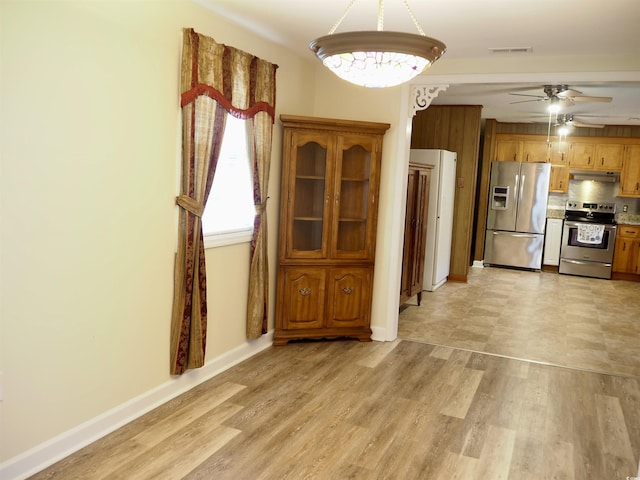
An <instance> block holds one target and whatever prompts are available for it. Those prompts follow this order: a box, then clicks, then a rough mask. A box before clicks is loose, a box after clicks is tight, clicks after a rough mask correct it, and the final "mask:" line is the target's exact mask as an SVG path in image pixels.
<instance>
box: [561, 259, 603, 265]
mask: <svg viewBox="0 0 640 480" xmlns="http://www.w3.org/2000/svg"><path fill="white" fill-rule="evenodd" d="M561 260H562V261H563V262H566V263H573V264H575V265H593V264H594V263H597V264H598V265H602V266H603V267H610V266H611V265H612V264H611V263H604V262H581V261H580V260H570V259H568V258H561Z"/></svg>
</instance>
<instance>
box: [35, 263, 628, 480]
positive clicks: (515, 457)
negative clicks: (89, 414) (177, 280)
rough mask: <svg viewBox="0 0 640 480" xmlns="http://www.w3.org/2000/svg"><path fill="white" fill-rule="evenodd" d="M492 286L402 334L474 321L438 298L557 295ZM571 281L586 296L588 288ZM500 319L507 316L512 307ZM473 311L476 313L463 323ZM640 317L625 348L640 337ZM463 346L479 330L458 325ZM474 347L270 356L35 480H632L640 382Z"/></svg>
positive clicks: (419, 345)
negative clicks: (445, 321)
mask: <svg viewBox="0 0 640 480" xmlns="http://www.w3.org/2000/svg"><path fill="white" fill-rule="evenodd" d="M490 270H491V269H484V271H483V272H479V273H477V274H476V273H474V274H473V276H472V278H471V279H470V282H469V284H468V285H462V284H456V285H454V284H448V285H447V286H446V287H447V288H444V287H443V288H442V289H440V290H438V291H437V292H434V294H425V295H424V296H423V307H420V308H418V307H409V308H408V309H405V310H404V311H403V313H402V314H401V318H400V329H401V331H405V330H406V329H407V328H408V327H407V326H406V325H404V324H405V322H406V321H407V318H406V317H407V316H411V319H410V321H409V323H410V324H411V325H413V327H416V325H417V324H418V323H419V322H418V320H416V318H414V313H415V312H412V311H411V310H413V311H417V310H419V309H420V310H422V311H424V312H427V311H430V312H431V313H430V314H428V315H426V316H425V319H424V322H425V323H428V322H430V321H432V320H433V319H430V317H431V315H433V314H434V313H433V311H431V310H430V309H431V308H433V307H432V306H427V304H431V303H434V302H443V303H442V304H441V306H440V308H439V309H438V312H439V314H441V313H442V310H443V309H445V308H449V309H450V314H451V315H452V316H454V315H455V316H457V317H458V318H460V319H464V318H467V316H468V315H469V314H470V311H464V308H463V307H462V306H460V305H457V306H456V304H455V302H454V301H453V300H452V299H451V298H449V300H447V301H445V300H444V297H451V296H455V297H465V296H466V297H468V298H470V297H472V296H473V295H474V294H472V293H471V292H472V291H474V290H477V289H483V288H485V287H483V285H485V284H492V285H494V286H495V288H496V289H498V291H502V290H503V289H504V288H506V286H505V287H504V288H499V285H500V284H502V283H515V284H518V285H519V286H520V287H522V286H523V285H524V284H529V285H530V286H531V288H539V289H542V290H543V291H544V292H547V293H549V292H550V291H553V290H555V289H554V288H547V287H546V286H545V284H546V282H547V278H549V281H551V282H556V281H558V280H557V279H555V278H554V277H551V276H550V277H547V275H552V274H544V275H543V276H541V275H540V274H534V273H529V276H531V278H527V276H524V277H523V278H522V279H519V280H518V281H515V280H514V279H515V278H518V277H520V276H521V275H516V276H512V274H513V273H514V272H509V271H506V272H509V273H508V274H506V273H505V276H504V277H503V276H502V274H503V273H504V272H497V273H496V272H492V271H490ZM515 273H522V274H523V275H525V272H515ZM536 278H537V280H536ZM560 281H564V280H560ZM576 281H577V282H578V285H579V288H583V287H584V285H590V284H591V282H588V281H587V282H586V283H582V282H581V281H579V280H576ZM593 281H594V282H595V280H593ZM572 282H573V281H572ZM625 283H626V282H625ZM448 287H450V288H448ZM611 288H613V289H614V290H618V288H619V287H617V286H615V287H611ZM626 289H629V290H626ZM623 290H624V291H625V292H627V293H620V294H615V295H614V294H612V293H610V295H614V296H616V298H618V296H619V297H620V298H624V299H625V305H623V306H627V307H628V306H629V303H628V302H629V301H635V302H636V303H635V305H636V307H635V308H637V301H638V300H637V297H634V296H633V292H635V293H636V295H637V293H638V289H637V287H636V286H633V285H632V286H626V287H623ZM546 296H547V295H542V294H541V297H540V298H542V297H545V298H546ZM440 297H443V298H440ZM568 297H571V296H568ZM542 303H544V302H542V300H540V302H531V301H527V302H525V303H523V304H522V305H521V307H520V309H519V310H517V309H516V308H511V311H514V312H516V311H517V312H519V313H518V315H519V316H518V318H521V317H522V316H524V313H523V312H522V310H523V309H530V315H531V317H532V319H535V318H538V315H537V313H538V312H539V311H540V308H541V306H540V304H542ZM443 305H444V306H443ZM502 305H503V307H505V308H509V307H510V305H509V301H507V300H505V302H504V303H503V304H502ZM473 308H479V307H472V310H471V314H473V312H474V310H473ZM487 308H493V307H487ZM492 311H494V312H495V311H496V310H492ZM636 312H638V310H636ZM639 317H640V316H639V315H636V316H635V321H633V318H632V319H631V322H630V325H631V326H628V325H627V327H625V328H631V330H625V331H624V332H620V334H621V335H622V336H626V335H627V334H629V335H631V334H635V335H636V337H637V336H638V333H637V330H633V328H636V329H637V327H638V322H639V321H640V318H639ZM413 327H412V328H413ZM456 328H459V327H456ZM460 328H461V327H460ZM415 329H417V327H416V328H414V330H415ZM464 330H472V327H471V326H470V325H469V324H467V323H465V326H464ZM605 330H607V331H608V330H609V329H608V328H605ZM625 332H626V333H625ZM403 335H404V334H403ZM458 336H459V335H451V336H450V338H453V339H456V338H457V337H458ZM483 338H484V337H483ZM476 341H477V339H476ZM496 341H497V340H496ZM539 341H540V342H544V341H546V337H541V338H539ZM443 343H444V342H443ZM484 343H485V346H486V344H492V342H490V341H484ZM471 346H473V347H474V348H473V349H472V348H469V347H471ZM479 346H480V345H477V344H473V345H469V344H467V345H466V346H465V347H464V348H457V346H455V345H454V346H447V345H433V344H429V343H427V342H426V339H425V338H417V339H415V340H409V339H399V340H397V341H395V342H391V343H379V342H372V343H359V342H357V341H352V340H339V341H321V342H300V343H291V344H289V345H288V346H286V347H274V348H271V349H268V350H266V351H264V352H262V353H260V354H258V355H256V356H255V357H253V358H251V359H249V360H247V361H245V362H243V363H242V364H240V365H238V366H236V367H234V368H232V369H230V370H228V371H227V372H224V373H223V374H221V375H219V376H217V377H216V378H213V379H211V380H209V381H208V382H205V383H203V384H202V385H200V386H198V387H197V388H195V389H193V390H191V391H189V392H187V393H186V394H184V395H182V396H180V397H178V398H176V399H175V400H173V401H171V402H168V403H167V404H165V405H163V406H161V407H159V408H158V409H156V410H154V411H153V412H151V413H149V414H147V415H145V416H144V417H141V418H139V419H138V420H136V421H134V422H132V423H131V424H129V425H127V426H125V427H123V428H121V429H119V430H118V431H116V432H114V433H113V434H111V435H109V436H107V437H105V438H103V439H102V440H99V441H97V442H95V443H94V444H92V445H90V446H88V447H86V448H85V449H83V450H81V451H80V452H77V453H76V454H74V455H71V456H70V457H68V458H66V459H65V460H63V461H61V462H59V463H58V464H56V465H53V466H52V467H50V468H48V469H46V470H44V471H43V472H41V473H40V474H38V475H36V476H34V477H32V478H34V479H38V480H40V479H47V478H49V479H51V478H57V479H76V478H77V479H103V478H104V479H181V478H186V479H234V480H236V479H296V480H297V479H402V480H404V479H434V480H440V479H442V480H445V479H447V480H448V479H452V478H459V479H465V480H466V479H474V480H475V479H478V480H493V479H499V478H504V479H506V478H509V479H518V480H521V479H522V480H527V479H535V480H541V479H556V478H557V479H580V480H583V479H585V480H586V479H589V480H591V479H602V480H605V479H606V480H610V479H624V478H625V477H626V476H633V475H635V474H636V472H637V469H638V457H639V456H640V379H639V378H634V377H632V376H631V375H629V372H625V374H624V375H616V374H609V373H597V372H594V371H591V370H593V369H592V368H591V366H589V368H588V369H586V370H585V369H580V368H578V366H577V365H574V366H573V367H575V368H565V367H558V366H553V365H547V364H543V363H537V362H530V361H526V360H520V359H513V358H506V357H503V356H499V355H496V354H494V353H490V354H487V353H484V352H482V351H480V349H476V348H475V347H479ZM472 350H477V351H472ZM518 356H521V355H518ZM554 363H558V362H554Z"/></svg>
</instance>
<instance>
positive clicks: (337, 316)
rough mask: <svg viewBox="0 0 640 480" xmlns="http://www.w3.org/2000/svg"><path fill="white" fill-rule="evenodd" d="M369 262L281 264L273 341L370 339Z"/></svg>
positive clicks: (370, 275) (371, 269) (370, 278)
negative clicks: (326, 264)
mask: <svg viewBox="0 0 640 480" xmlns="http://www.w3.org/2000/svg"><path fill="white" fill-rule="evenodd" d="M372 288H373V266H352V267H344V266H341V267H324V266H323V267H318V266H305V265H301V266H295V267H289V266H286V267H281V270H280V272H279V274H278V291H279V292H280V296H279V297H280V302H279V303H278V305H277V307H276V310H277V311H276V332H275V334H274V345H286V344H287V342H289V341H290V340H293V339H297V338H337V337H352V338H358V339H359V340H361V341H370V340H371V328H370V326H369V325H370V317H371V295H372Z"/></svg>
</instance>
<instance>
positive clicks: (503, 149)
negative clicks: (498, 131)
mask: <svg viewBox="0 0 640 480" xmlns="http://www.w3.org/2000/svg"><path fill="white" fill-rule="evenodd" d="M521 149H522V142H520V141H519V140H498V141H497V142H496V161H498V162H520V161H521V157H522V151H521Z"/></svg>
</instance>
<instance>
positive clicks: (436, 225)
mask: <svg viewBox="0 0 640 480" xmlns="http://www.w3.org/2000/svg"><path fill="white" fill-rule="evenodd" d="M457 158H458V155H457V154H456V152H450V151H448V150H434V149H412V150H411V152H410V156H409V159H410V161H411V162H413V163H420V164H423V165H431V166H432V167H433V170H432V173H431V183H430V186H429V213H428V216H427V238H426V242H425V243H426V246H425V255H424V278H423V283H422V289H423V290H427V291H429V292H433V291H434V290H436V289H437V288H438V287H440V286H442V285H443V284H444V283H445V282H446V281H447V277H448V276H449V264H450V263H451V240H452V237H453V206H454V200H455V193H456V162H457Z"/></svg>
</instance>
